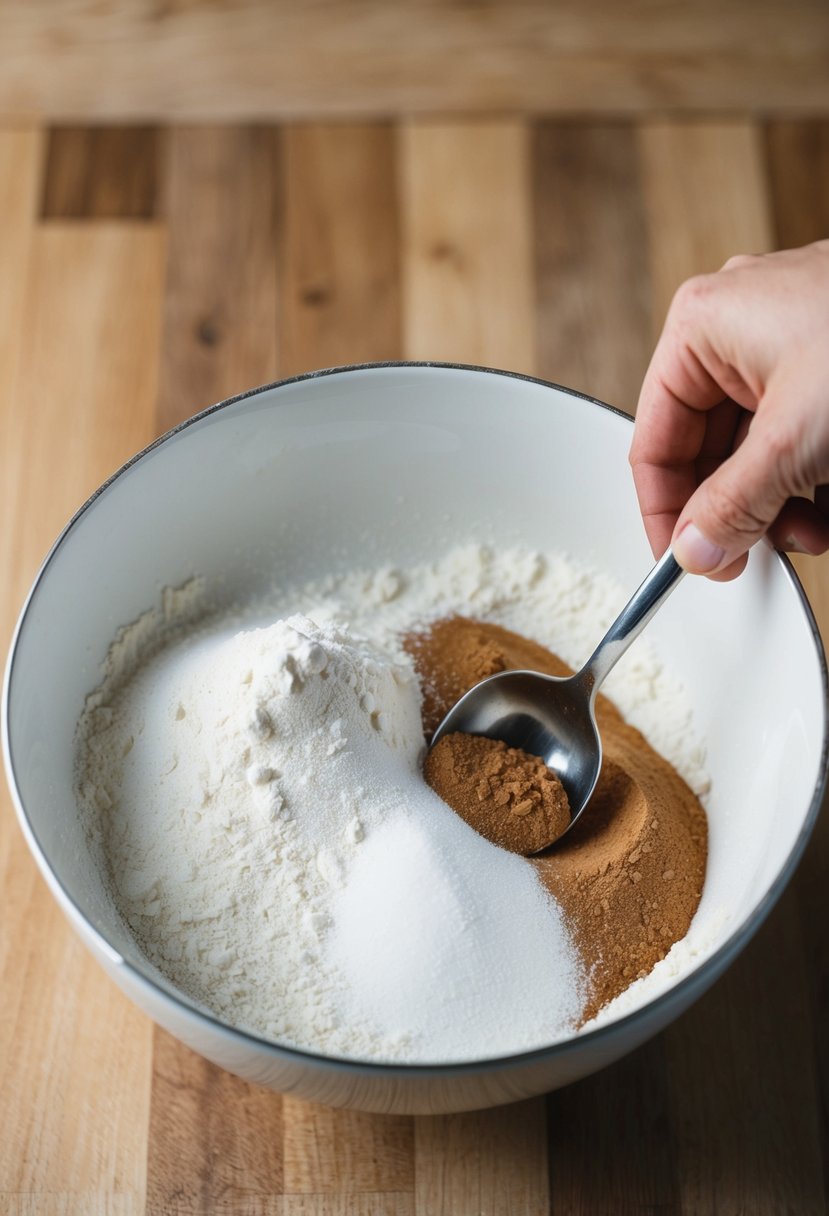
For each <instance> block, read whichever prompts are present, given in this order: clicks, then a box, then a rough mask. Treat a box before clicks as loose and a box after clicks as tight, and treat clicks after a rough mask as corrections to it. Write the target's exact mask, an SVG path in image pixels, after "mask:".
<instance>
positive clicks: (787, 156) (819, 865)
mask: <svg viewBox="0 0 829 1216" xmlns="http://www.w3.org/2000/svg"><path fill="white" fill-rule="evenodd" d="M766 154H767V157H768V166H769V180H770V185H771V197H772V205H773V217H774V226H775V238H776V244H777V245H778V246H780V247H781V248H791V247H794V246H797V245H807V244H809V243H811V242H812V241H816V240H819V239H821V238H822V237H825V236H826V235H827V234H829V123H827V122H821V123H817V122H811V123H782V122H777V123H771V124H770V125H769V127H768V128H767V132H766ZM793 561H794V565H795V568H796V570H797V573H798V575H799V577H800V580H801V582H802V583H803V586H804V588H805V590H806V594H807V595H808V597H809V602H810V603H811V605H812V608H813V610H814V613H815V617H816V619H817V623H818V627H819V628H820V631H821V635H822V637H823V644H824V647H829V556H827V555H824V556H823V557H820V558H810V557H803V556H800V555H799V554H795V555H794V557H793ZM827 874H829V796H827V797H826V798H825V799H824V805H823V808H822V811H821V814H820V817H819V819H818V821H817V823H816V825H815V830H814V833H813V835H812V839H811V841H810V842H809V847H808V848H807V850H806V853H805V855H804V857H803V861H802V862H801V864H800V868H799V870H798V872H797V874H796V875H795V877H794V880H793V882H792V887H793V889H794V892H795V897H796V899H797V901H798V905H799V908H800V916H801V921H800V923H801V934H802V936H803V943H804V950H805V954H806V979H807V984H808V987H809V991H810V995H811V1002H812V1013H813V1019H814V1025H815V1030H816V1033H815V1039H814V1046H815V1056H816V1060H815V1083H816V1085H817V1087H818V1095H819V1096H818V1102H817V1118H818V1132H819V1137H820V1142H821V1144H822V1146H823V1176H824V1180H825V1181H826V1184H827V1185H829V984H827V977H829V940H827V936H826V933H825V932H824V926H825V925H826V924H827V923H829V890H828V889H827V885H826V875H827ZM827 1206H829V1195H827Z"/></svg>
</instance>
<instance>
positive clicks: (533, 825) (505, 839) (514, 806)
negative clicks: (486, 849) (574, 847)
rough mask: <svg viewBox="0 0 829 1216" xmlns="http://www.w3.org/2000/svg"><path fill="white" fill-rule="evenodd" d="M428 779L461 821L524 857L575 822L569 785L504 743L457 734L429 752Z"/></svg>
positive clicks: (552, 839)
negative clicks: (568, 797)
mask: <svg viewBox="0 0 829 1216" xmlns="http://www.w3.org/2000/svg"><path fill="white" fill-rule="evenodd" d="M423 775H424V777H425V778H426V780H427V782H428V783H429V785H430V786H431V787H432V789H433V790H434V791H435V793H436V794H439V795H440V797H441V798H442V799H443V801H444V802H446V803H447V804H448V805H449V806H451V808H452V810H453V811H456V812H457V814H458V815H460V816H461V818H462V819H465V820H466V822H467V823H468V824H469V825H470V826H471V827H473V828H474V829H475V831H476V832H480V834H481V835H482V836H484V837H485V838H486V839H487V840H491V841H492V842H493V844H499V845H500V846H501V848H503V849H509V851H510V852H511V853H519V854H521V855H522V856H524V857H527V856H529V855H530V854H531V853H536V852H537V851H538V850H539V849H542V848H544V847H545V845H548V844H550V843H551V842H552V841H554V840H558V838H559V836H560V835H561V834H562V832H563V831H564V830H565V828H566V827H567V825H568V824H569V822H570V805H569V803H568V801H567V794H566V793H565V792H564V786H563V785H562V784H561V782H560V781H559V779H558V777H557V776H556V775H555V773H553V772H551V770H550V769H548V768H547V766H546V764H545V763H544V761H543V760H540V759H539V758H538V756H531V755H529V753H528V752H525V751H522V750H521V749H520V748H516V747H508V746H507V745H506V743H504V742H503V741H502V740H500V739H486V738H483V737H482V736H481V735H466V734H462V733H460V732H456V733H455V734H451V735H444V737H443V738H442V739H441V740H440V741H439V742H438V743H437V744H436V745H435V746H434V747H433V748H432V749H431V751H430V752H428V754H427V756H426V759H425V761H424V764H423Z"/></svg>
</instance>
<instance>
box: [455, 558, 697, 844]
mask: <svg viewBox="0 0 829 1216" xmlns="http://www.w3.org/2000/svg"><path fill="white" fill-rule="evenodd" d="M684 573H685V571H684V570H683V569H682V567H681V566H680V565H679V563H678V562H677V561H676V559H675V558H674V556H673V554H672V553H671V550H670V549H668V550H667V551H666V552H665V554H664V555H663V556H662V557H661V558H660V559H659V561H658V562H657V563H656V565H655V566H654V568H653V570H651V572H650V574H649V575H648V577H647V578H646V579H645V581H644V582H643V583H642V585H641V587H639V589H638V591H636V592H635V594H634V595H633V597H632V599H630V600H629V601H628V603H627V605H626V606H625V607H624V608H623V609H622V611H621V612H620V613H619V616H618V617H617V618H616V620H615V621H614V622H613V624H612V625H611V626H610V629H608V631H607V633H606V634H605V636H604V637H603V638H602V640H601V642H599V645H598V646H597V647H596V649H595V650H594V651H593V654H592V655H591V656H590V658H589V659H588V660H587V662H586V663H585V665H584V667H582V669H581V671H578V672H576V674H575V675H574V676H570V677H568V678H567V679H562V678H556V677H554V676H545V675H541V673H540V672H537V671H504V672H500V673H499V674H498V675H494V676H489V677H488V678H487V679H486V680H481V682H480V684H476V685H475V687H474V688H470V690H469V692H467V693H465V694H464V696H462V697H461V699H460V700H459V701H458V702H456V704H455V705H453V706H452V708H451V709H450V710H449V713H448V714H447V715H446V717H445V718H444V719H443V721H442V722H441V724H440V726H439V727H438V729H437V730H436V731H435V734H434V737H433V739H432V743H431V746H432V747H434V746H435V744H436V743H437V742H438V740H440V739H442V738H443V736H444V735H450V734H453V733H454V732H455V731H463V732H464V733H465V734H468V735H485V736H487V738H490V739H503V741H504V742H505V743H507V744H508V745H509V746H510V747H520V748H522V749H523V750H524V751H526V752H530V754H531V755H534V756H540V757H541V758H542V760H543V761H544V763H545V764H546V765H547V767H548V768H551V769H552V770H553V772H555V773H556V774H557V775H558V777H559V780H560V781H561V784H562V785H563V786H564V789H565V792H566V794H567V798H568V800H569V802H570V815H571V819H570V823H569V826H568V827H567V828H565V833H566V832H569V830H570V828H572V826H573V824H574V823H575V822H576V821H577V819H578V818H579V816H580V815H581V814H582V812H583V811H584V808H585V807H586V806H587V804H588V802H589V801H590V797H591V795H592V793H593V791H594V789H595V788H596V782H597V781H598V780H599V773H600V772H601V768H602V741H601V738H600V737H599V731H598V728H597V726H596V716H595V704H596V694H597V692H598V691H599V687H600V686H601V684H602V683H603V681H604V679H605V677H606V676H607V675H608V673H609V672H610V671H611V669H612V668H613V667H615V665H616V663H617V662H618V661H619V659H620V658H621V657H622V655H623V654H624V653H625V651H626V650H627V648H628V646H630V644H631V642H633V641H634V639H635V638H637V637H638V636H639V634H640V633H641V632H642V630H643V629H644V628H645V626H646V625H647V623H648V621H649V620H650V619H651V617H652V616H653V615H654V613H655V612H656V610H657V608H660V607H661V606H662V604H663V603H664V602H665V600H666V599H667V598H668V596H669V595H670V593H671V592H672V591H673V589H674V587H676V585H677V583H678V582H679V581H680V579H681V578H682V576H683V574H684ZM565 833H562V835H564V834H565ZM558 839H559V840H560V839H561V836H559V837H558ZM549 843H550V844H552V843H553V842H552V841H550V842H549ZM548 847H549V844H547V845H545V846H544V848H545V849H546V848H548ZM540 851H541V850H537V852H540Z"/></svg>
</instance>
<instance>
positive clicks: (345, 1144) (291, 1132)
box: [284, 1097, 414, 1195]
mask: <svg viewBox="0 0 829 1216" xmlns="http://www.w3.org/2000/svg"><path fill="white" fill-rule="evenodd" d="M284 1103H285V1193H286V1194H287V1195H296V1194H315V1193H316V1194H332V1195H354V1194H360V1193H364V1194H370V1193H372V1192H375V1191H397V1192H409V1193H411V1191H412V1189H413V1185H414V1157H413V1127H412V1120H411V1119H410V1118H407V1117H405V1116H392V1115H366V1114H362V1113H360V1112H358V1111H349V1110H333V1109H331V1108H330V1107H328V1106H319V1105H317V1104H316V1103H312V1102H300V1101H298V1100H297V1099H296V1098H288V1097H286V1098H285V1099H284Z"/></svg>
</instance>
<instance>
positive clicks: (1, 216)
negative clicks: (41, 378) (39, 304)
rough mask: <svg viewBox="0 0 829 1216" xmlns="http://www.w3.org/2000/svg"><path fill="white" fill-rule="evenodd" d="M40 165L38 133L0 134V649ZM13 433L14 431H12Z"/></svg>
mask: <svg viewBox="0 0 829 1216" xmlns="http://www.w3.org/2000/svg"><path fill="white" fill-rule="evenodd" d="M42 161H43V137H42V133H41V132H40V131H38V130H35V129H32V130H21V131H2V132H0V266H2V268H3V270H2V274H0V495H2V510H0V562H2V563H3V575H4V577H3V580H2V585H3V592H0V605H1V606H2V607H0V644H2V646H3V651H4V652H5V648H6V646H7V644H8V641H9V639H10V637H11V631H12V626H13V623H14V618H15V616H16V614H17V612H18V611H19V608H20V598H21V597H22V594H23V591H24V587H23V586H22V579H23V578H24V577H25V574H22V575H19V576H18V575H16V574H15V572H14V571H13V569H12V566H11V561H10V554H11V550H12V545H13V544H14V512H13V504H14V503H15V502H16V501H17V497H18V495H19V494H20V493H21V492H22V489H21V485H22V480H23V473H24V469H23V466H22V465H21V463H20V461H19V460H18V459H17V455H18V453H17V452H16V451H15V449H14V446H13V442H12V425H13V424H12V419H13V415H14V403H15V396H16V393H17V383H18V380H17V376H18V364H19V359H20V351H21V347H22V344H23V332H24V326H25V324H26V313H25V307H26V288H27V284H28V274H29V260H30V256H31V247H32V241H33V238H34V221H35V211H36V207H37V197H38V193H39V190H40V180H41V166H42ZM15 430H16V428H15Z"/></svg>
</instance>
